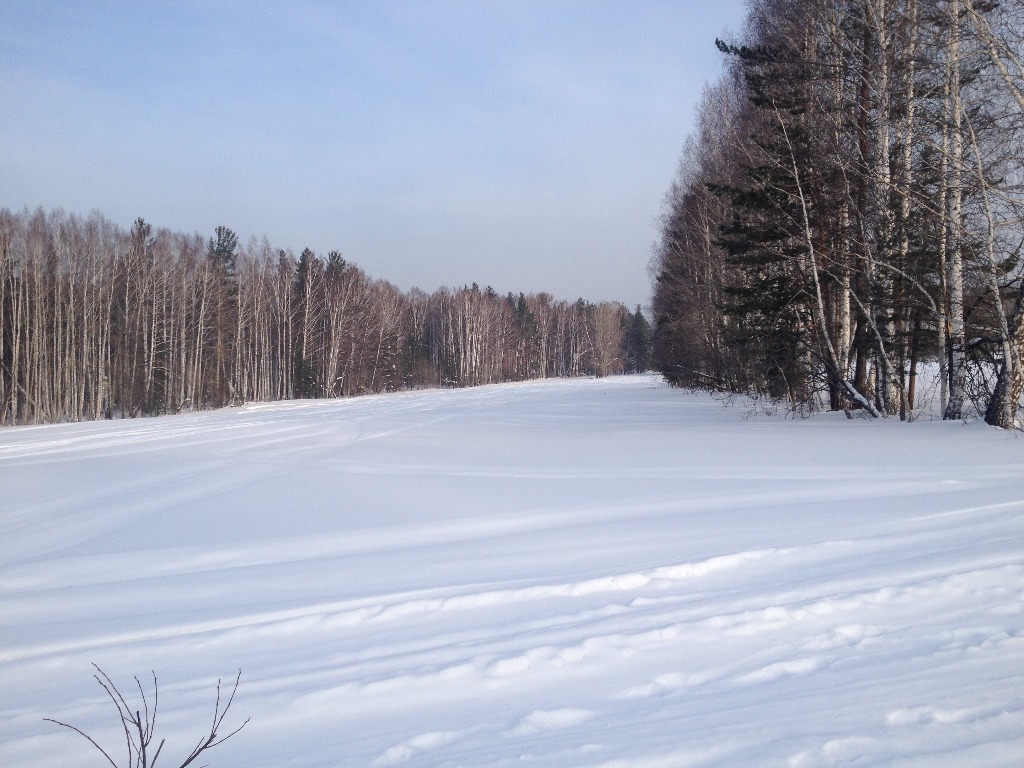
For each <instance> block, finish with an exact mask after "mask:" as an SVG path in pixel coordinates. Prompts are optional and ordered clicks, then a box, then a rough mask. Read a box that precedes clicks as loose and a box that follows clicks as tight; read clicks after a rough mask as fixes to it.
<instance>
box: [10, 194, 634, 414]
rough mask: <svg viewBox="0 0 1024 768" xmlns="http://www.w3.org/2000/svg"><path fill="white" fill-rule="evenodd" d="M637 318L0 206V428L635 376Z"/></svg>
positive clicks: (228, 238)
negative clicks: (431, 287) (408, 282)
mask: <svg viewBox="0 0 1024 768" xmlns="http://www.w3.org/2000/svg"><path fill="white" fill-rule="evenodd" d="M648 336H649V331H648V325H647V321H646V319H645V318H644V316H643V314H642V312H641V311H640V308H639V307H637V309H636V311H635V312H630V311H629V310H628V309H627V308H626V307H625V306H623V305H622V304H620V303H617V302H601V303H597V304H592V303H589V302H587V301H585V300H583V299H580V300H579V301H576V302H567V301H563V300H557V299H555V298H553V297H552V296H550V295H549V294H546V293H537V294H525V295H524V294H522V293H520V294H518V295H515V294H512V293H509V294H508V295H506V296H500V295H498V294H497V293H496V292H495V291H494V290H493V289H491V288H485V289H480V288H479V287H478V286H477V285H476V284H475V283H474V284H473V285H472V286H466V287H462V288H458V289H448V288H440V289H438V290H437V291H435V292H434V293H432V294H427V293H425V292H423V291H421V290H417V289H413V290H410V291H407V292H403V291H401V290H399V289H398V288H396V287H395V286H394V285H392V284H391V283H388V282H387V281H385V280H381V279H371V278H370V277H369V276H368V275H366V274H365V273H364V272H363V271H362V270H361V269H360V268H359V267H357V266H356V265H354V264H350V263H348V262H347V261H346V260H345V258H343V256H342V255H341V253H339V252H338V251H331V252H330V253H328V254H327V255H326V258H321V257H320V256H318V255H317V254H315V253H313V252H312V251H311V250H309V249H308V248H307V249H304V250H303V251H302V253H301V254H300V255H299V256H298V257H295V255H294V254H293V253H292V252H291V251H285V250H280V249H274V248H272V247H271V245H270V244H269V242H267V241H266V240H265V239H264V240H257V239H255V238H254V239H252V240H250V242H249V243H248V244H247V245H242V244H240V243H239V238H238V236H237V235H236V234H235V233H234V232H233V231H232V230H231V229H229V228H227V227H217V228H216V231H215V232H214V234H213V236H212V237H210V238H208V239H205V238H203V237H202V236H200V235H197V234H194V235H186V234H181V233H175V232H171V231H169V230H167V229H154V228H153V226H152V225H151V224H149V223H147V222H146V221H144V220H143V219H141V218H139V219H137V220H136V221H135V223H134V225H133V226H132V227H131V229H130V230H129V231H124V230H123V229H122V228H120V227H118V226H117V225H116V224H114V223H112V222H111V221H109V220H108V219H106V218H105V217H104V216H102V215H101V214H99V213H94V214H92V215H90V216H88V217H85V218H83V217H79V216H76V215H72V214H67V213H64V212H62V211H59V210H58V211H52V212H48V213H47V212H44V211H43V210H36V211H27V210H26V211H22V212H12V211H10V210H7V209H3V210H0V424H39V423H52V422H63V421H79V420H83V419H103V418H115V417H135V416H145V415H156V414H164V413H178V412H181V411H183V410H200V409H206V408H217V407H223V406H228V405H235V404H239V403H243V402H251V401H271V400H286V399H292V398H323V397H346V396H351V395H359V394H366V393H374V392H384V391H394V390H400V389H409V388H418V387H463V386H472V385H478V384H488V383H495V382H504V381H517V380H522V379H531V378H543V377H551V376H605V375H609V374H614V373H622V372H632V371H639V370H644V369H645V368H646V359H647V348H648Z"/></svg>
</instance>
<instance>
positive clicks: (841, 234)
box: [652, 0, 1024, 427]
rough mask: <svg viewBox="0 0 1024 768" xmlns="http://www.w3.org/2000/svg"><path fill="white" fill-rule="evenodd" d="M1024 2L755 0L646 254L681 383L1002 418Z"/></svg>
mask: <svg viewBox="0 0 1024 768" xmlns="http://www.w3.org/2000/svg"><path fill="white" fill-rule="evenodd" d="M1022 40H1024V4H1022V3H1020V2H1002V3H999V2H989V1H987V0H756V2H752V3H751V5H750V11H749V15H748V18H747V20H746V25H745V27H744V29H743V32H742V34H740V35H739V36H738V37H737V38H736V39H734V40H719V41H717V45H718V47H719V49H720V50H721V51H722V53H723V57H724V59H725V68H724V71H723V75H722V76H721V77H720V79H719V80H718V81H717V82H715V83H713V84H711V85H709V86H708V87H707V88H706V90H705V94H704V97H703V100H702V102H701V104H700V106H699V110H698V114H697V119H696V126H697V127H696V128H695V130H694V132H693V134H692V135H691V136H690V137H689V139H688V140H687V143H686V145H685V148H684V151H683V154H682V157H681V159H680V163H679V168H678V171H677V176H676V179H675V181H674V183H673V185H672V187H671V189H670V191H669V193H668V196H667V203H666V209H665V213H664V216H663V220H662V236H661V240H660V243H659V245H658V246H657V252H656V254H655V257H654V262H653V272H654V273H655V276H656V278H655V287H654V295H653V299H652V304H653V306H652V309H653V315H654V331H653V365H654V367H655V368H657V369H658V370H660V371H661V372H662V373H663V374H664V375H665V377H666V378H667V379H668V380H669V381H670V382H672V383H674V384H677V385H679V386H685V387H694V388H702V389H709V390H716V391H725V392H741V393H747V394H751V395H754V396H759V397H767V398H773V399H778V400H781V401H783V402H785V403H788V405H789V406H790V407H791V408H793V409H794V410H813V409H818V408H827V409H830V410H845V411H846V412H847V414H848V415H853V412H854V411H860V412H862V413H865V414H870V415H871V416H873V417H884V416H897V415H898V416H899V417H900V418H901V419H913V418H914V415H915V405H916V403H917V401H918V399H919V398H918V394H919V393H918V391H917V389H918V377H919V374H920V372H921V371H922V367H923V366H925V365H931V366H933V369H934V367H937V369H938V374H939V381H940V386H941V392H940V393H939V395H940V399H941V410H942V413H943V416H944V418H947V419H961V418H966V417H968V416H972V415H974V414H979V415H984V418H985V420H986V421H987V422H988V423H990V424H993V425H998V426H1003V427H1010V426H1014V425H1017V423H1018V422H1017V410H1018V403H1019V399H1020V395H1021V390H1022V388H1024V370H1022V345H1024V282H1022V279H1021V278H1022V269H1024V265H1022V263H1021V247H1022V241H1024V224H1022V222H1024V218H1022V214H1024V52H1022V51H1024V45H1022Z"/></svg>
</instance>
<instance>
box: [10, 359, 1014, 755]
mask: <svg viewBox="0 0 1024 768" xmlns="http://www.w3.org/2000/svg"><path fill="white" fill-rule="evenodd" d="M0 489H2V491H0V493H2V496H0V765H3V766H39V767H40V768H46V767H47V766H65V765H67V764H68V763H69V762H72V763H73V764H75V765H78V766H82V767H83V768H89V766H97V768H99V767H100V766H103V765H109V764H108V763H107V762H106V761H105V760H104V758H103V756H102V755H101V754H100V753H99V752H98V751H96V750H95V749H94V748H93V747H92V746H91V745H89V743H88V742H86V741H85V739H83V738H82V737H81V736H79V735H77V734H75V733H72V732H71V731H69V730H66V729H62V728H59V727H58V726H55V725H54V724H52V723H49V722H44V720H43V718H44V717H51V718H56V719H58V720H61V721H64V722H67V723H71V724H73V725H76V726H78V727H80V728H82V729H83V730H84V731H86V732H88V733H90V734H91V735H93V736H94V737H95V738H96V739H97V740H98V741H99V742H100V743H101V744H103V745H105V746H108V747H109V748H110V749H111V754H112V756H114V758H115V759H122V760H123V758H124V757H125V752H124V745H123V735H121V734H119V733H118V731H117V730H116V728H115V726H116V725H117V723H116V722H115V718H116V714H115V712H114V709H113V706H112V705H111V703H110V701H109V700H107V699H106V698H105V694H104V693H103V691H102V689H100V687H99V686H98V685H96V683H95V681H94V680H93V679H92V677H91V674H92V671H93V670H92V667H91V666H90V665H91V663H92V662H95V663H96V664H98V665H99V666H100V667H102V668H103V670H105V671H106V672H107V673H109V674H110V675H111V677H112V678H113V679H114V680H115V681H116V682H117V683H118V684H119V686H120V687H121V689H122V691H123V692H125V693H128V692H129V691H130V690H132V689H133V688H134V685H135V683H134V681H133V680H132V676H133V675H138V676H139V677H140V679H141V680H142V682H143V683H146V682H147V680H148V679H149V678H150V677H151V675H150V670H153V671H155V673H156V675H157V676H158V678H159V683H160V708H159V713H160V714H159V717H158V720H157V732H158V739H159V738H166V739H167V746H166V747H165V748H164V754H162V755H161V757H160V760H161V763H160V764H161V765H162V764H165V763H166V764H168V765H170V764H171V763H172V762H173V760H174V759H175V758H176V759H177V760H178V761H179V762H180V760H181V759H183V758H184V756H185V755H186V754H187V753H188V751H189V750H190V749H191V748H192V746H193V745H194V744H195V742H196V741H198V739H199V738H200V736H202V735H203V734H204V733H205V732H206V730H207V729H208V728H209V723H210V718H211V717H212V714H213V701H214V696H215V687H216V684H217V679H218V678H222V679H223V680H224V681H225V683H226V684H227V685H228V687H229V688H230V684H231V683H232V682H233V680H234V677H235V675H236V674H237V671H238V669H239V668H241V670H242V680H241V685H240V687H239V690H238V694H237V697H236V699H235V703H234V705H233V707H232V710H231V712H230V714H229V716H228V718H227V720H226V721H225V725H226V726H232V727H234V726H237V725H238V724H240V723H241V722H242V721H243V720H244V719H245V717H251V722H250V723H249V725H248V726H246V728H245V729H244V730H243V731H242V732H241V733H239V734H238V735H237V736H235V737H234V738H233V739H231V740H230V741H228V742H227V743H226V744H223V745H221V746H219V747H217V748H216V749H215V750H213V751H212V752H210V753H207V756H206V757H207V759H206V760H205V761H204V762H206V763H209V764H210V765H212V766H218V767H231V766H289V765H293V766H304V767H308V768H314V767H316V766H398V765H406V766H466V767H467V768H469V767H473V768H484V767H490V766H511V765H517V766H520V765H535V766H543V767H544V768H552V767H554V768H557V767H561V766H565V767H569V766H572V767H573V768H582V767H583V766H593V767H595V768H597V767H600V768H613V767H615V766H628V767H629V768H654V767H655V766H665V767H671V768H680V767H685V766H787V767H790V768H804V767H809V766H839V765H843V766H847V765H857V766H876V765H878V766H883V765H884V766H908V767H909V766H957V767H958V768H959V767H960V766H965V765H985V766H1019V765H1021V764H1022V762H1024V687H1022V685H1021V680H1022V679H1024V546H1022V545H1024V440H1022V439H1020V438H1018V436H1017V435H1015V434H1012V433H1007V432H1002V431H999V430H995V429H991V428H988V427H986V426H984V425H983V424H980V423H977V422H972V423H967V424H965V423H942V422H938V421H922V422H918V423H915V424H911V425H907V424H900V423H899V422H898V421H893V420H887V421H885V422H882V423H876V422H869V421H867V420H854V421H847V420H846V419H845V418H843V417H842V415H841V414H840V415H819V416H815V417H813V418H809V419H799V418H785V417H783V416H782V415H765V414H761V413H756V412H755V411H753V410H752V409H750V408H747V407H744V406H742V405H740V406H734V407H731V408H723V406H722V404H721V403H720V402H718V401H716V400H714V399H713V398H711V397H709V396H706V395H700V394H689V393H685V392H680V391H675V390H671V389H669V388H667V387H665V386H663V385H662V384H660V383H659V382H658V381H657V380H656V379H654V378H651V377H647V376H631V377H617V378H608V379H599V380H571V381H544V382H530V383H522V384H514V385H501V386H490V387H483V388H479V389H471V390H458V391H420V392H410V393H400V394H392V395H381V396H374V397H365V398H358V399H351V400H338V401H297V402H287V403H275V404H260V405H249V406H245V407H241V408H235V409H228V410H223V411H218V412H209V413H199V414H189V415H181V416H174V417H164V418H158V419H145V420H136V421H115V422H102V423H85V424H72V425H52V426H45V427H19V428H9V429H4V430H2V431H0ZM69 758H70V760H69ZM177 764H178V763H177V762H176V763H174V765H177Z"/></svg>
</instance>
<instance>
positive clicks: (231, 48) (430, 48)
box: [0, 0, 744, 305]
mask: <svg viewBox="0 0 1024 768" xmlns="http://www.w3.org/2000/svg"><path fill="white" fill-rule="evenodd" d="M743 16H744V0H676V2H658V1H654V0H651V1H636V2H626V1H625V0H623V1H622V2H602V1H601V0H590V1H585V2H570V1H563V2H558V1H555V0H551V1H549V2H533V1H531V0H506V2H487V1H486V0H479V1H475V2H469V1H468V0H466V1H463V2H427V1H426V0H424V1H422V2H411V1H405V2H402V1H395V2H384V1H383V0H381V1H380V2H312V1H306V0H297V1H295V2H259V1H258V0H256V1H254V2H208V3H196V2H192V3H185V2H160V1H159V0H156V1H147V2H89V1H88V0H80V1H76V2H46V1H41V0H33V1H32V2H29V1H28V0H20V1H15V0H0V179H2V183H0V206H3V207H8V208H12V209H21V208H22V207H24V206H28V207H30V208H34V207H36V206H39V205H41V206H43V207H44V208H47V209H49V208H55V207H61V208H64V209H66V210H68V211H71V212H76V213H82V214H86V213H88V212H90V211H92V210H99V211H101V212H102V213H104V214H105V215H106V216H107V217H108V218H110V219H112V220H114V221H116V222H118V223H119V224H122V225H123V226H125V227H127V226H130V224H131V222H132V221H133V220H134V219H135V218H136V217H137V216H143V217H144V218H145V219H146V220H147V221H149V222H151V223H152V224H154V225H155V226H158V227H169V228H171V229H174V230H179V231H184V232H199V233H201V234H203V235H204V236H205V235H208V234H210V233H212V231H213V229H214V227H216V226H217V225H219V224H224V225H227V226H229V227H231V228H232V229H234V230H235V231H236V232H238V233H239V235H240V236H241V238H242V239H243V240H247V239H248V238H249V237H250V236H251V235H255V236H257V237H262V236H266V237H267V238H268V239H269V240H270V242H271V243H272V244H273V245H274V247H279V248H291V249H293V250H294V251H296V252H298V251H300V250H301V249H302V248H303V247H307V246H308V247H311V248H313V249H314V250H315V251H317V252H318V253H320V254H321V255H322V254H326V252H327V251H328V250H332V249H338V250H340V251H342V252H343V253H344V254H345V256H346V258H347V259H349V260H350V261H352V262H355V263H356V264H358V265H359V266H361V267H362V268H363V269H365V270H366V271H367V272H368V273H369V274H371V275H372V276H374V277H379V278H385V279H387V280H390V281H391V282H393V283H395V284H397V285H399V286H400V287H402V288H403V289H408V288H411V287H413V286H417V287H420V288H423V289H424V290H427V291H432V290H434V289H435V288H437V287H438V286H440V285H450V286H456V285H463V284H468V283H471V282H477V283H479V284H480V285H481V286H483V285H493V286H494V287H495V289H497V290H498V291H499V292H501V293H505V292H507V291H510V290H511V291H520V290H522V291H527V292H530V291H541V290H546V291H548V292H550V293H553V294H554V295H556V296H557V297H559V298H565V299H575V298H577V297H579V296H583V297H585V298H587V299H590V300H594V301H598V300H603V299H617V300H621V301H624V302H626V303H627V304H630V305H634V304H637V303H640V304H646V303H647V301H648V299H649V293H650V277H649V275H648V273H647V264H648V261H649V259H650V255H651V248H652V244H653V242H654V241H655V240H656V238H657V223H656V220H657V217H658V215H659V213H660V211H661V205H662V200H663V198H664V195H665V192H666V190H667V189H668V186H669V184H670V182H671V180H672V177H673V175H674V172H675V167H676V162H677V160H678V156H679V153H680V150H681V148H682V146H683V142H684V141H685V138H686V134H687V133H688V132H689V130H690V127H691V125H692V120H693V110H694V105H695V104H696V102H697V100H698V99H699V98H700V92H701V89H702V88H703V86H704V84H705V82H707V81H709V80H713V79H714V78H715V77H717V75H718V73H719V71H720V67H721V55H720V54H719V53H718V51H717V50H716V49H715V45H714V41H715V37H716V36H720V35H722V34H723V33H725V32H727V31H729V30H732V31H738V30H739V29H740V28H741V26H742V22H743Z"/></svg>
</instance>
